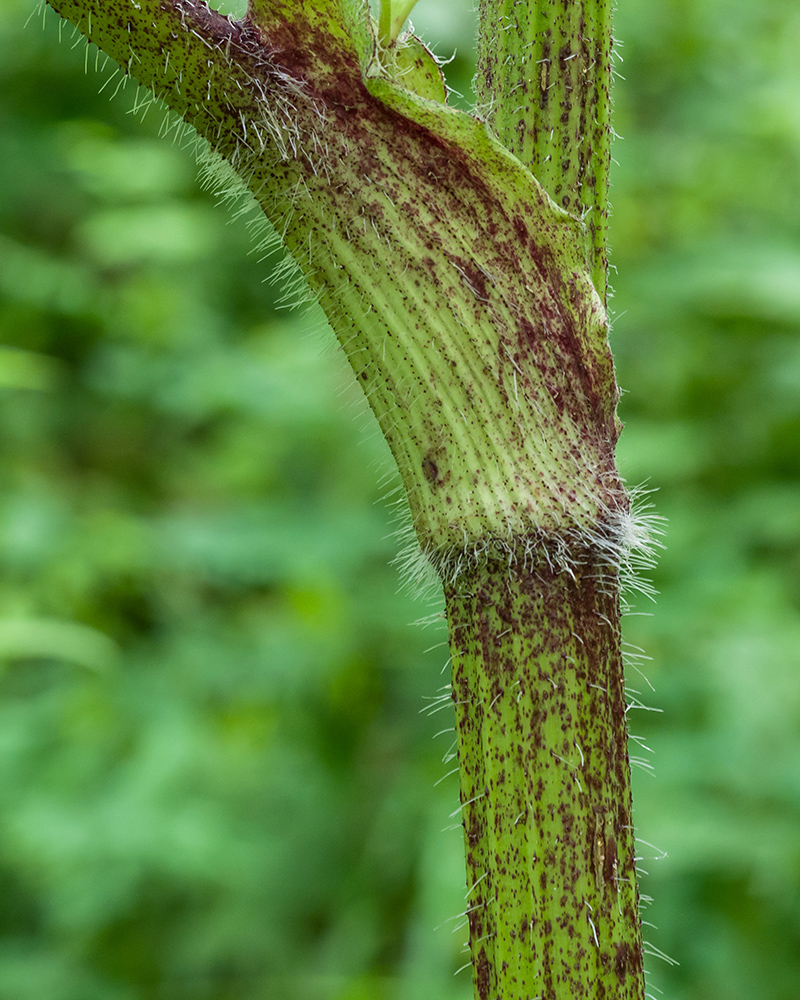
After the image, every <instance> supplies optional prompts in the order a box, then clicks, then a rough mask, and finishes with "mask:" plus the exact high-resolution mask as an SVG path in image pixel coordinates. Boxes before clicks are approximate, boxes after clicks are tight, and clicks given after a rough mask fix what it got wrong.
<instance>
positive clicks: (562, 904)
mask: <svg viewBox="0 0 800 1000" xmlns="http://www.w3.org/2000/svg"><path fill="white" fill-rule="evenodd" d="M445 595H446V601H447V612H448V621H449V626H450V636H451V652H452V658H453V699H454V701H455V704H456V731H457V735H458V746H459V760H460V764H461V802H462V817H463V825H464V842H465V848H466V857H467V887H468V896H467V910H468V916H469V927H470V943H471V950H472V960H473V969H474V983H475V997H476V1000H498V998H500V1000H525V998H529V1000H534V998H537V997H538V998H541V1000H581V998H589V997H591V998H593V1000H602V998H611V997H613V998H614V1000H641V997H642V996H643V979H642V942H641V932H640V926H639V916H638V897H637V889H636V875H635V861H634V834H633V825H632V820H631V791H630V765H629V761H628V753H627V732H626V703H625V696H624V691H623V670H622V658H621V653H620V635H619V625H618V622H619V599H618V586H617V580H616V577H615V575H613V574H612V573H611V571H609V570H608V569H606V570H605V571H602V570H601V569H600V568H599V567H598V566H593V565H592V563H591V562H589V561H588V560H587V561H585V563H584V565H583V566H581V567H580V568H576V570H575V575H574V576H573V575H572V574H570V573H567V572H557V571H555V570H553V569H549V568H546V567H545V568H543V567H539V568H538V569H537V570H534V571H527V570H521V569H517V570H512V571H511V572H509V566H508V564H507V563H506V562H504V561H503V562H497V563H494V564H491V563H490V564H486V563H484V564H483V565H480V566H476V567H474V568H473V569H471V570H469V571H468V572H466V573H465V574H464V575H463V576H461V577H459V578H458V580H457V581H456V582H455V583H453V584H451V585H449V586H446V587H445Z"/></svg>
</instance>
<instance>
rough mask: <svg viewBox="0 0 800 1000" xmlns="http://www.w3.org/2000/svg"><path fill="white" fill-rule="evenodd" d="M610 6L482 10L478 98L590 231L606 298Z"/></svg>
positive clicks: (549, 2) (591, 0)
mask: <svg viewBox="0 0 800 1000" xmlns="http://www.w3.org/2000/svg"><path fill="white" fill-rule="evenodd" d="M612 6H613V5H612V0H530V2H527V3H519V2H518V0H481V3H480V19H481V28H480V31H479V34H478V75H477V87H478V98H479V100H480V101H481V103H482V104H483V106H484V107H485V108H486V111H487V114H488V118H489V121H490V123H491V124H492V126H493V127H494V128H495V130H496V131H497V134H498V135H499V137H500V139H501V141H502V142H503V144H504V145H505V146H506V148H508V149H510V150H511V152H512V153H514V154H515V155H516V156H518V157H519V158H520V160H522V162H523V163H524V164H525V165H526V166H528V167H530V169H531V170H532V171H533V173H534V175H535V177H536V179H537V180H538V181H539V183H540V184H541V185H542V186H543V187H544V189H545V191H547V193H548V194H549V195H550V197H551V198H552V199H553V200H554V201H555V202H556V203H557V204H558V205H560V206H561V207H562V208H564V209H566V210H567V211H568V212H571V213H572V214H573V215H576V216H578V217H579V218H582V219H583V220H584V221H585V222H586V226H587V228H588V231H589V239H590V243H591V256H592V278H593V280H594V283H595V287H596V288H597V290H598V292H599V293H600V295H601V296H602V297H603V298H605V294H606V283H607V274H608V254H607V250H606V230H607V228H608V170H609V163H610V160H611V135H612V131H611V125H610V112H611V96H610V90H611V44H612V37H611V11H612Z"/></svg>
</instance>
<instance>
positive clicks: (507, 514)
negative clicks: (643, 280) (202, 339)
mask: <svg viewBox="0 0 800 1000" xmlns="http://www.w3.org/2000/svg"><path fill="white" fill-rule="evenodd" d="M50 3H51V5H52V6H53V7H55V8H56V10H58V11H59V12H60V13H62V14H63V15H64V16H65V17H67V18H68V19H70V20H72V21H73V22H74V23H75V24H76V25H78V26H79V28H80V30H81V31H83V32H84V33H85V34H86V35H87V37H88V38H90V39H91V40H92V41H93V42H95V43H96V44H97V45H99V46H100V47H101V48H102V49H103V50H104V51H106V52H107V53H108V54H109V55H111V56H112V57H113V58H114V59H116V60H117V62H118V63H119V64H120V66H121V67H122V68H123V71H124V72H127V73H130V74H131V75H133V76H135V77H136V78H137V79H138V80H139V81H140V82H141V83H143V84H144V85H146V86H148V87H150V88H152V89H153V90H154V91H155V92H156V93H157V94H158V95H159V96H162V97H163V99H164V100H165V101H166V102H167V103H168V104H169V105H170V107H171V108H173V109H174V110H175V111H176V112H177V113H178V114H180V115H181V116H182V117H183V118H184V120H186V121H187V122H189V123H191V124H192V125H193V126H194V127H195V128H196V129H197V131H198V132H199V133H200V135H201V136H203V137H204V138H205V139H206V140H207V141H208V143H209V144H210V146H211V148H212V150H213V151H214V152H215V153H216V154H218V156H219V157H220V158H221V160H223V161H225V162H226V163H227V164H228V165H229V168H230V169H231V170H232V171H233V172H234V173H235V175H236V176H237V177H238V178H239V181H240V183H241V184H244V185H246V186H247V187H248V188H249V190H250V191H251V192H252V194H253V196H254V197H255V198H256V200H257V202H258V204H259V205H260V207H261V209H262V210H263V212H264V214H265V216H266V217H267V219H269V220H270V222H271V223H272V224H273V225H274V227H275V229H276V230H277V231H278V232H279V233H280V234H281V236H282V239H283V241H284V243H285V245H286V247H287V248H288V250H289V251H290V253H291V254H292V255H293V257H294V259H295V261H296V263H297V265H298V267H299V268H300V270H301V271H302V273H303V274H304V275H305V277H306V279H307V280H308V282H309V284H310V286H311V287H312V289H313V290H314V291H315V293H316V294H317V295H318V297H319V300H320V302H321V304H322V306H323V308H324V309H325V312H326V314H327V315H328V318H329V319H330V322H331V325H332V327H333V329H334V331H335V333H336V335H337V336H338V338H339V340H340V342H341V345H342V348H343V350H344V352H345V353H346V355H347V357H348V359H349V361H350V364H351V365H352V367H353V370H354V372H355V374H356V376H357V378H358V379H359V381H360V383H361V385H362V386H363V388H364V391H365V393H366V396H367V398H368V400H369V403H370V406H371V407H372V409H373V411H374V412H375V415H376V417H377V419H378V421H379V423H380V426H381V429H382V430H383V433H384V434H385V436H386V439H387V441H388V443H389V446H390V448H391V449H392V453H393V454H394V456H395V458H396V460H397V465H398V469H399V472H400V476H401V477H402V481H403V484H404V487H405V491H406V495H407V498H408V502H409V506H410V510H411V515H412V519H413V525H414V530H415V532H416V537H417V540H418V543H419V546H420V548H421V550H422V552H423V553H424V556H425V557H426V558H428V559H430V560H432V561H433V563H434V565H435V566H436V568H437V569H438V571H439V572H440V574H441V577H442V580H443V582H444V584H445V593H446V598H447V606H448V616H449V620H450V627H451V641H452V653H453V666H454V695H455V700H456V702H457V711H458V729H459V753H460V759H461V764H462V793H461V794H462V802H463V809H464V821H465V838H466V845H467V862H468V872H469V881H470V886H471V889H470V927H471V948H472V953H473V958H474V967H475V991H476V997H478V1000H522V998H529V1000H534V998H536V997H541V998H543V1000H544V998H547V1000H573V998H576V997H577V998H581V997H587V998H588V997H589V996H591V997H611V996H614V997H618V998H622V1000H633V998H636V1000H639V998H640V997H641V995H642V992H643V986H642V974H641V940H640V934H639V924H638V916H637V912H636V889H635V882H634V872H633V851H632V833H631V822H630V783H629V773H628V761H627V756H626V750H625V708H624V699H623V695H622V673H621V666H620V657H619V596H618V584H617V573H616V567H617V566H618V564H619V562H620V561H621V560H623V559H624V557H625V547H626V532H625V524H626V518H627V517H628V505H627V498H626V497H625V493H624V490H623V489H622V486H621V483H620V480H619V476H618V474H617V471H616V467H615V464H614V446H615V443H616V440H617V435H618V433H619V426H620V425H619V422H618V420H617V418H616V402H617V395H618V392H617V387H616V382H615V379H614V371H613V365H612V362H611V355H610V351H609V347H608V342H607V322H606V315H605V311H604V308H603V305H602V302H601V300H600V297H599V296H598V293H597V289H596V288H595V285H593V283H592V276H591V274H590V267H589V265H588V263H587V253H586V246H585V240H584V238H585V230H584V227H583V226H582V224H581V223H580V222H579V221H578V220H577V219H576V218H575V217H574V216H573V215H571V214H569V213H568V212H566V211H564V209H563V207H560V205H559V204H557V203H555V202H554V201H553V200H551V198H549V197H548V195H547V194H546V193H545V191H544V190H543V188H542V186H541V184H540V183H539V182H538V181H537V180H536V178H535V177H534V176H533V175H532V174H531V172H530V170H529V169H528V168H527V167H526V165H525V164H524V163H523V162H520V159H518V158H517V157H516V156H515V155H512V154H513V153H517V154H518V155H519V156H521V157H523V159H524V160H526V161H527V162H528V163H529V164H530V165H532V166H533V167H534V168H535V169H538V168H539V167H542V169H543V170H544V175H543V176H544V178H545V181H546V183H547V184H550V183H553V184H554V185H555V186H554V187H553V188H552V191H551V193H553V194H555V195H556V196H558V194H559V191H558V190H557V183H556V182H558V183H561V184H562V191H563V193H562V194H561V199H560V201H561V205H563V206H565V207H566V208H569V209H570V210H578V211H582V210H583V207H587V208H589V209H590V211H591V212H593V213H595V214H594V216H592V218H594V219H595V223H590V230H591V231H592V234H593V240H594V243H593V246H594V257H593V262H594V266H593V271H594V280H595V282H596V283H597V288H602V287H604V286H603V284H602V283H601V282H600V281H599V276H602V275H603V274H604V270H603V268H604V256H603V253H604V251H603V253H601V248H602V247H604V239H605V237H604V229H603V227H602V226H601V225H600V222H599V221H597V220H601V219H603V218H604V215H603V213H604V206H605V201H604V200H603V199H604V192H605V184H606V173H605V172H603V171H602V170H601V166H602V164H606V166H607V160H606V158H605V154H604V153H602V151H601V140H603V139H604V137H605V138H607V131H604V126H598V128H600V132H599V133H597V136H598V137H597V141H596V148H595V146H594V145H592V143H594V142H595V140H590V141H589V145H588V146H587V144H586V142H585V141H584V140H585V138H586V135H587V134H588V133H589V132H590V131H591V128H590V126H591V127H592V128H593V127H594V125H592V123H593V122H595V123H596V122H602V120H603V115H605V114H607V102H606V103H603V101H602V100H601V98H602V97H603V95H605V97H606V98H607V89H606V90H605V91H603V82H602V81H603V80H605V77H604V76H602V74H601V73H600V71H599V70H598V71H597V73H595V69H596V66H597V62H595V63H592V61H591V59H592V53H593V52H595V53H596V54H597V53H599V55H601V56H602V59H605V60H606V61H605V62H604V63H603V65H607V59H606V56H607V54H608V50H609V47H610V35H609V36H608V38H607V39H606V41H603V38H604V37H605V36H603V35H602V32H603V31H604V30H605V28H604V24H605V22H602V23H601V20H600V18H599V13H597V17H595V18H594V20H592V21H591V23H592V25H593V27H592V31H595V33H596V37H595V35H592V36H591V38H590V35H589V34H588V33H587V30H586V28H585V24H584V25H583V26H581V22H577V27H576V23H575V22H574V20H571V19H570V18H568V17H567V14H566V13H564V12H565V11H569V12H572V13H574V12H575V11H578V10H580V11H584V13H585V15H586V17H587V18H588V19H589V20H591V19H590V18H589V15H590V13H591V10H590V6H589V4H588V0H586V2H576V3H573V4H572V5H569V4H566V3H565V2H562V3H559V4H553V3H550V4H541V5H538V6H536V5H534V4H533V3H530V4H524V3H523V4H511V2H510V0H508V3H507V4H497V5H490V4H489V3H484V4H483V5H482V8H481V12H482V18H483V20H482V29H481V31H482V35H481V37H482V38H483V39H484V40H483V42H482V48H481V51H482V57H481V58H482V67H483V69H482V79H483V84H482V86H483V89H484V94H485V95H488V97H489V98H490V99H491V101H492V102H493V106H494V107H495V112H494V115H493V121H494V124H495V127H496V128H497V129H498V131H499V134H500V135H501V138H503V140H504V142H506V143H507V144H508V147H509V148H510V149H511V152H509V148H506V147H505V146H503V145H502V144H501V143H500V142H498V141H497V139H496V138H495V136H494V135H493V134H492V133H491V131H490V130H488V129H487V127H486V126H485V124H484V123H483V122H481V121H479V120H477V119H476V118H474V117H471V116H469V115H466V114H464V113H461V112H458V111H454V110H452V109H450V108H447V107H445V106H444V105H443V104H442V103H441V97H442V96H443V93H444V91H443V88H442V86H441V79H440V76H439V75H438V69H437V67H436V66H435V63H434V62H433V60H432V59H431V58H430V54H429V53H428V52H427V50H426V49H425V48H424V46H422V45H421V44H420V43H417V42H416V41H415V40H413V39H412V40H410V41H408V40H406V41H403V40H398V42H397V44H396V45H393V46H392V47H391V48H392V58H391V59H387V58H386V50H385V49H384V48H382V47H381V44H380V40H379V38H378V36H377V34H376V33H375V30H374V27H373V25H372V22H371V20H370V18H369V11H368V7H367V5H366V4H363V3H360V2H357V0H317V2H315V3H307V2H304V0H251V3H250V7H249V10H248V14H247V16H246V17H245V18H243V19H242V20H241V21H237V22H233V21H231V20H229V19H227V18H224V17H222V16H221V15H219V14H218V13H216V12H214V11H212V10H210V9H209V8H208V7H207V6H206V5H205V4H204V3H202V2H200V0H50ZM407 6H408V4H407V3H404V4H399V5H398V4H391V5H388V6H387V5H385V6H384V12H385V11H386V10H388V11H389V12H392V11H400V12H402V10H405V8H406V7H407ZM601 6H602V5H597V12H599V11H600V10H601ZM506 7H508V8H509V10H511V9H512V8H513V9H514V10H516V9H517V7H519V9H520V10H522V9H523V8H528V14H529V15H530V19H532V20H531V23H535V25H538V26H539V27H538V28H537V30H536V31H535V32H534V33H533V35H527V36H526V37H530V39H531V40H532V43H533V44H534V46H535V45H540V46H544V47H542V48H541V51H542V52H544V51H545V50H546V51H548V52H551V54H552V58H553V59H555V52H556V50H554V49H552V46H553V45H555V44H556V41H557V40H558V39H561V41H558V49H557V52H558V60H556V62H552V63H546V62H543V61H541V60H534V63H533V64H532V65H535V66H536V67H542V66H545V65H547V66H551V69H548V70H547V71H546V72H548V73H550V72H555V70H554V69H553V68H552V67H554V66H556V64H557V66H558V68H559V73H557V74H556V76H555V77H554V80H553V89H554V91H555V93H554V94H552V95H551V91H550V85H549V83H548V86H547V87H546V88H544V89H542V87H541V76H539V77H538V78H537V80H538V81H539V82H538V83H537V82H536V81H534V82H533V83H532V82H531V79H529V71H530V69H531V67H530V66H528V69H527V70H526V69H525V67H526V66H527V62H526V61H525V60H527V59H528V56H527V55H523V54H522V53H523V49H522V48H521V47H520V46H521V42H520V45H519V46H517V48H519V52H518V53H517V56H518V58H517V57H515V56H514V53H515V52H517V49H516V48H514V45H511V47H509V48H508V49H507V50H506V49H503V48H502V47H501V46H500V44H499V43H498V45H497V46H495V47H494V48H491V47H490V46H489V45H488V42H487V41H486V39H485V37H484V36H485V35H486V33H487V32H488V30H489V28H488V25H489V23H490V22H489V21H487V18H489V17H490V16H491V15H492V12H493V11H494V13H495V15H496V18H497V23H500V18H501V15H502V17H503V18H506V19H507V18H508V17H510V16H511V15H510V13H508V12H507V11H505V8H506ZM504 11H505V13H503V12H504ZM547 12H549V13H547ZM546 13H547V16H550V15H551V14H552V15H553V20H552V25H551V26H550V27H547V28H543V27H541V25H542V23H543V22H542V21H541V18H543V17H545V14H546ZM556 15H557V16H556ZM398 16H399V15H398ZM570 16H571V15H570ZM589 20H587V21H586V23H589ZM393 23H394V22H392V24H393ZM503 23H506V22H505V21H504V22H503ZM492 24H494V22H492ZM494 27H496V25H494ZM528 28H530V25H528ZM528 28H526V29H525V30H528ZM391 30H393V29H392V28H391V26H390V33H391ZM531 30H532V29H531ZM576 31H577V32H578V34H576ZM510 34H511V32H508V31H504V32H501V35H502V37H503V39H505V38H506V36H507V35H510ZM562 35H563V39H562ZM548 39H549V41H548ZM591 39H594V40H593V41H592V40H591ZM567 40H568V41H567ZM503 44H506V43H505V42H504V43H503ZM509 44H510V43H509ZM514 44H516V43H514ZM403 45H405V46H406V48H405V49H403ZM547 45H549V46H550V48H549V49H546V46H547ZM565 46H569V47H565ZM598 46H599V48H598ZM601 50H602V51H601ZM525 51H527V50H525ZM537 51H538V50H537ZM506 53H507V55H506ZM568 53H569V55H568ZM572 53H574V54H575V58H574V59H573V58H572ZM507 56H508V58H507ZM501 57H502V58H501ZM515 58H516V63H515ZM547 58H548V59H550V58H551V56H547ZM602 59H601V60H600V61H601V62H602ZM500 63H502V66H501V65H500ZM562 64H563V65H562ZM573 64H574V66H573ZM514 65H517V69H518V71H519V72H521V73H522V76H523V78H524V79H523V82H522V84H521V86H520V88H517V89H518V90H520V91H521V96H520V94H518V95H517V97H518V99H519V100H520V101H522V102H523V104H524V100H523V98H524V97H525V95H526V94H527V93H528V92H529V91H530V94H531V95H532V96H531V101H532V102H533V103H536V102H535V101H533V97H535V96H536V94H537V93H538V97H537V98H536V101H538V105H537V106H538V109H539V111H538V112H537V114H538V117H537V115H536V114H534V115H533V117H532V118H531V119H530V121H529V120H528V119H527V118H526V117H525V115H524V114H523V112H522V111H520V112H518V113H517V116H516V118H514V116H513V115H512V114H511V106H510V105H509V107H508V108H507V109H506V110H502V111H501V109H502V108H504V107H505V105H506V103H507V101H508V100H509V99H510V97H511V95H513V94H515V93H517V91H516V90H515V89H514V87H513V86H512V84H511V79H510V77H509V76H508V74H507V73H506V68H507V67H513V66H514ZM492 66H494V69H492ZM539 72H540V73H541V72H542V70H541V69H540V70H539ZM526 73H528V75H526ZM574 73H577V74H578V75H577V76H575V75H574ZM559 74H560V75H559ZM570 74H573V75H570ZM549 79H550V78H549V77H548V80H549ZM570 80H571V81H572V82H571V83H570V84H569V86H567V81H570ZM531 87H533V90H531V89H530V88H531ZM536 87H538V88H539V89H538V91H537V90H536ZM526 88H528V89H526ZM548 95H550V96H548ZM556 96H558V101H559V102H560V104H559V107H560V109H561V110H560V112H559V115H558V116H557V117H558V119H559V122H561V119H562V118H563V119H564V123H565V127H564V128H561V127H560V125H559V127H558V128H557V127H556V124H553V125H552V128H553V135H554V136H556V137H557V145H558V148H559V149H560V151H561V154H562V163H561V166H559V169H558V170H556V171H555V173H554V174H553V176H551V175H550V174H548V173H547V170H548V169H552V168H548V167H545V164H546V163H549V162H550V161H549V160H548V159H547V156H546V155H543V150H544V148H545V147H544V146H543V145H542V143H543V142H544V141H545V140H544V139H543V138H542V137H543V136H545V138H547V137H548V136H549V132H547V128H546V126H547V125H548V124H549V123H551V122H555V119H554V118H553V115H555V113H556V111H555V103H552V104H551V99H552V101H553V102H555V101H556ZM582 102H583V103H582ZM529 103H530V102H529ZM584 104H585V107H584V106H583V105H584ZM568 105H569V107H568ZM578 105H580V107H578ZM526 106H527V105H526ZM532 106H533V104H531V107H532ZM581 108H583V110H581ZM523 110H524V109H523ZM509 115H511V117H509ZM548 116H550V117H548ZM513 121H520V122H522V126H521V127H518V126H516V125H513ZM570 123H571V124H570ZM601 133H602V134H601ZM594 134H595V133H592V135H594ZM579 140H580V141H579ZM547 141H550V139H549V138H547ZM559 171H560V172H559ZM593 171H594V173H593ZM563 185H566V186H565V187H564V186H563ZM565 199H566V200H565ZM603 225H604V223H603ZM592 226H593V227H594V228H592ZM601 237H602V239H601ZM598 240H599V241H600V242H598ZM615 991H616V992H615Z"/></svg>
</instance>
